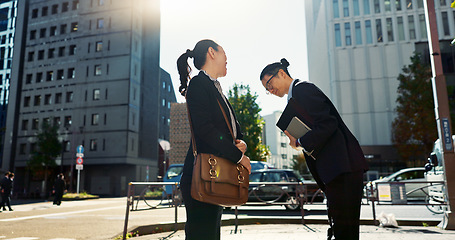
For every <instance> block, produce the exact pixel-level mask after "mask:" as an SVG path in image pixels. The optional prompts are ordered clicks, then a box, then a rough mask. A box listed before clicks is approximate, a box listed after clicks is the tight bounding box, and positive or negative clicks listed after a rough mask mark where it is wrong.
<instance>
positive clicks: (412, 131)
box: [392, 54, 438, 161]
mask: <svg viewBox="0 0 455 240" xmlns="http://www.w3.org/2000/svg"><path fill="white" fill-rule="evenodd" d="M398 81H400V83H399V86H398V97H397V100H396V101H397V108H396V113H397V116H396V118H395V119H394V121H393V122H392V142H393V144H394V145H395V146H396V147H397V150H398V153H399V154H400V156H401V158H402V159H403V160H404V161H409V160H416V159H425V158H426V155H427V154H428V153H429V152H431V149H432V146H433V143H434V141H435V139H437V138H438V135H437V128H436V120H435V115H434V99H433V91H432V84H431V68H430V66H429V65H426V64H423V63H422V61H421V56H420V55H419V54H414V55H413V56H411V64H410V65H408V66H405V67H403V73H401V74H400V75H399V76H398Z"/></svg>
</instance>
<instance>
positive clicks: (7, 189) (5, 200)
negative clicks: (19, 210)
mask: <svg viewBox="0 0 455 240" xmlns="http://www.w3.org/2000/svg"><path fill="white" fill-rule="evenodd" d="M13 181H14V173H12V172H6V173H5V177H4V178H3V179H2V180H1V181H0V188H1V193H2V202H1V203H0V208H2V209H3V211H6V206H8V209H9V210H10V211H13V209H12V208H11V190H12V189H13Z"/></svg>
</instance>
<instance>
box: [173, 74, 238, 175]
mask: <svg viewBox="0 0 455 240" xmlns="http://www.w3.org/2000/svg"><path fill="white" fill-rule="evenodd" d="M217 100H218V101H219V102H220V104H221V106H223V108H224V111H225V113H226V115H227V117H228V120H229V122H230V120H231V119H230V114H229V109H228V108H230V109H231V110H232V112H233V113H234V110H233V108H232V106H231V105H230V104H229V102H228V105H226V103H225V101H224V100H223V96H222V95H221V94H220V93H219V92H218V89H217V88H216V87H215V85H214V82H213V81H212V80H211V79H210V78H209V77H208V76H207V75H206V74H205V73H203V72H199V74H198V75H197V76H195V77H193V78H192V79H191V81H190V83H189V86H188V90H187V94H186V101H187V104H188V105H187V106H188V110H189V113H190V116H191V123H192V126H190V127H193V132H194V136H195V139H196V146H197V151H198V152H201V153H212V154H214V155H217V156H220V157H224V158H226V159H229V160H231V161H232V162H235V163H237V162H238V161H239V160H240V159H241V157H242V155H243V154H242V152H241V151H240V150H239V149H238V148H237V147H236V146H235V145H234V143H233V142H234V140H233V139H232V136H231V133H230V131H229V128H228V126H227V124H226V120H225V119H224V116H223V113H222V112H221V109H220V106H219V105H218V102H217ZM234 118H235V116H234ZM235 122H236V126H237V139H242V138H243V135H242V133H241V131H240V126H239V124H238V122H237V119H235ZM192 151H193V150H192V145H190V148H189V149H188V153H187V156H186V158H185V164H184V167H183V176H182V180H183V181H182V182H186V181H187V180H189V182H191V180H190V179H191V176H192V173H193V162H194V156H193V153H192Z"/></svg>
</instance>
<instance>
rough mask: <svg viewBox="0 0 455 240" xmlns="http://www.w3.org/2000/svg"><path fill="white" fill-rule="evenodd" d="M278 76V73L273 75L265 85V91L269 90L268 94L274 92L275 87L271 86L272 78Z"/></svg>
mask: <svg viewBox="0 0 455 240" xmlns="http://www.w3.org/2000/svg"><path fill="white" fill-rule="evenodd" d="M277 74H278V72H276V73H275V74H273V75H272V76H271V77H270V78H269V80H267V82H266V83H265V90H267V93H271V91H272V90H273V86H272V85H271V84H270V81H271V80H272V78H274V77H276V75H277Z"/></svg>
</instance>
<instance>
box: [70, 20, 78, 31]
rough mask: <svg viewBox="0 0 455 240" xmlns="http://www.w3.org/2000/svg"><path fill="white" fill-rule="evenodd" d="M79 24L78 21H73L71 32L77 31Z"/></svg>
mask: <svg viewBox="0 0 455 240" xmlns="http://www.w3.org/2000/svg"><path fill="white" fill-rule="evenodd" d="M77 28H78V24H77V22H73V23H71V32H77Z"/></svg>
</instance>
